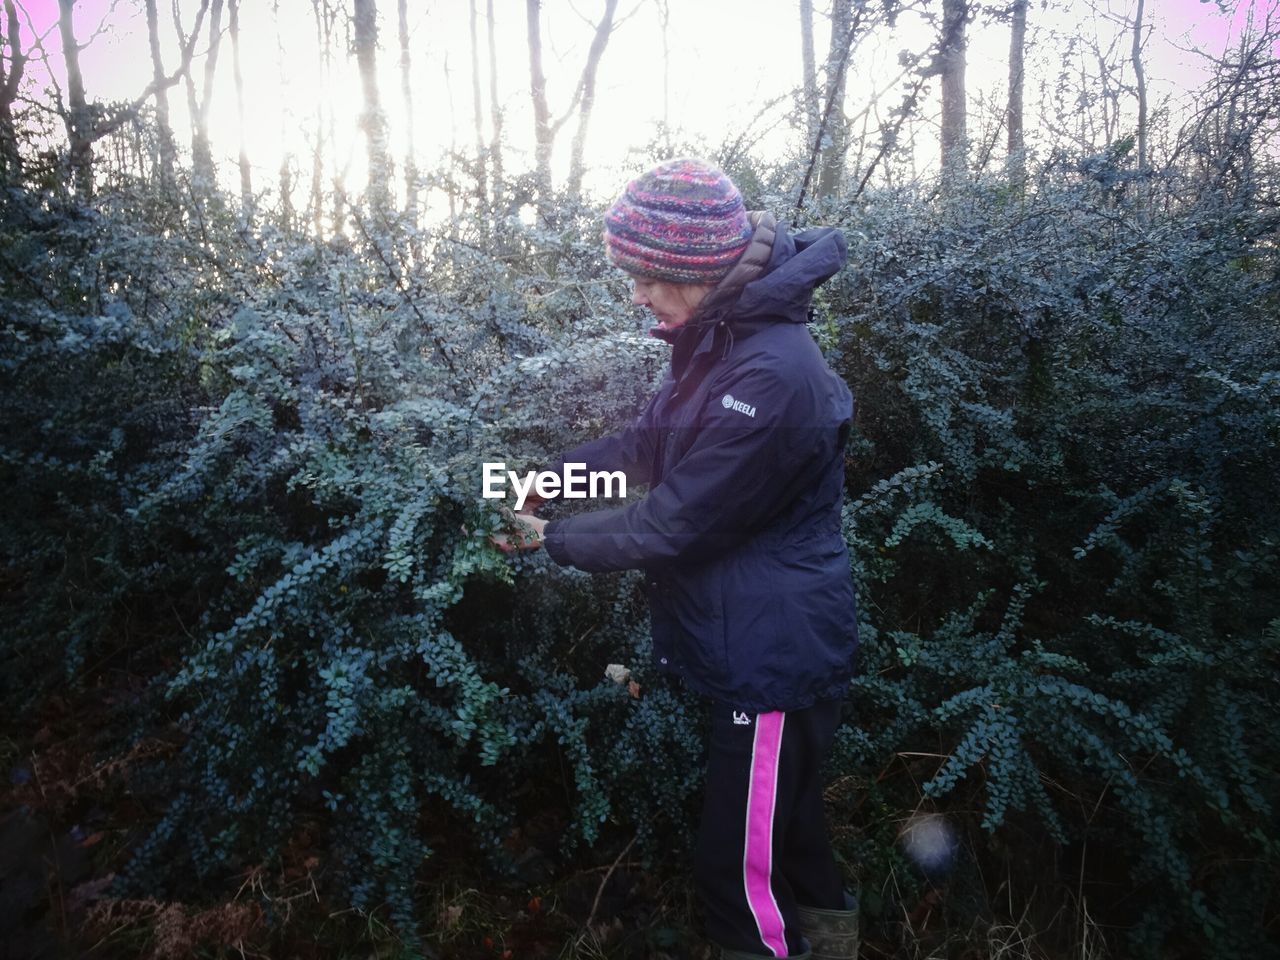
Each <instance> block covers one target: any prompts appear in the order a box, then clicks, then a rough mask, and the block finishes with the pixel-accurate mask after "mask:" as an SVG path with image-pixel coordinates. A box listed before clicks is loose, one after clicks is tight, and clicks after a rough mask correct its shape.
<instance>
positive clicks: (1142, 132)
mask: <svg viewBox="0 0 1280 960" xmlns="http://www.w3.org/2000/svg"><path fill="white" fill-rule="evenodd" d="M1142 6H1143V0H1138V10H1137V12H1136V13H1134V15H1133V51H1132V52H1133V75H1134V80H1135V83H1136V86H1137V89H1138V169H1139V170H1142V169H1145V168H1146V166H1147V79H1146V75H1145V74H1144V73H1143V72H1142Z"/></svg>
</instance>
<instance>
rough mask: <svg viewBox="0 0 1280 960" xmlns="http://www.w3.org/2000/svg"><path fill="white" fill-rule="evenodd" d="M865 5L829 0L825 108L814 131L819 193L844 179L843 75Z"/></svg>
mask: <svg viewBox="0 0 1280 960" xmlns="http://www.w3.org/2000/svg"><path fill="white" fill-rule="evenodd" d="M865 7H866V2H865V0H858V2H857V10H856V14H855V10H854V3H853V0H832V4H831V41H830V43H828V45H827V69H826V73H827V84H826V91H825V97H824V99H825V100H826V112H825V115H824V117H823V118H822V121H821V123H820V124H819V127H820V129H819V130H818V131H817V134H816V136H817V138H818V141H819V144H820V145H821V146H822V170H821V172H820V173H819V174H818V196H820V197H832V196H835V195H836V193H837V192H838V191H839V189H840V184H841V182H842V181H843V180H844V158H845V154H846V153H847V152H848V149H849V124H848V120H847V118H846V117H845V114H844V88H845V77H846V76H847V75H848V73H849V57H850V55H851V53H852V51H853V42H854V37H855V35H856V34H857V31H858V26H859V24H860V22H861V20H862V12H863V10H864V9H865ZM828 141H829V142H828Z"/></svg>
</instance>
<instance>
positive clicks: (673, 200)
mask: <svg viewBox="0 0 1280 960" xmlns="http://www.w3.org/2000/svg"><path fill="white" fill-rule="evenodd" d="M751 233H752V228H751V224H750V222H749V221H748V220H747V211H746V208H745V207H744V206H743V204H742V195H741V194H740V193H738V188H737V187H735V186H734V185H733V182H732V181H731V180H730V179H729V178H728V177H726V176H725V175H724V172H723V171H721V170H720V169H719V168H718V167H715V166H713V165H712V164H710V163H707V162H706V161H705V160H694V159H687V158H686V159H680V160H668V161H667V162H666V163H662V164H659V165H658V166H656V167H654V168H653V169H652V170H650V171H649V172H648V173H646V174H643V175H642V176H640V177H637V178H636V179H635V180H632V181H631V182H630V183H629V184H627V188H626V190H624V191H623V192H622V196H620V197H619V198H618V199H617V200H615V201H614V203H613V206H611V207H610V208H609V211H608V212H607V213H606V214H605V215H604V241H605V253H606V255H607V256H608V257H609V259H610V260H612V261H613V263H614V265H615V266H618V267H620V268H621V269H623V270H625V271H627V272H628V273H634V274H637V275H639V276H643V277H653V278H654V279H657V280H669V281H671V282H672V283H706V284H716V283H719V282H720V281H721V280H722V279H724V276H725V274H727V273H728V272H729V269H730V268H731V267H732V266H733V265H734V263H735V262H736V261H737V259H738V258H739V257H740V256H742V253H743V251H744V250H746V249H747V244H748V243H749V242H750V240H751Z"/></svg>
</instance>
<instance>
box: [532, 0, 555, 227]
mask: <svg viewBox="0 0 1280 960" xmlns="http://www.w3.org/2000/svg"><path fill="white" fill-rule="evenodd" d="M541 15H542V4H541V0H525V16H526V19H527V20H528V32H529V95H530V96H531V97H532V99H533V142H534V148H533V158H534V170H535V173H536V175H537V178H538V199H539V203H540V204H541V205H543V207H544V210H543V212H544V213H545V212H546V211H545V205H546V204H547V203H549V200H550V195H551V145H552V143H553V141H554V137H555V134H554V132H553V131H552V129H551V111H550V110H548V109H547V77H546V74H544V73H543V72H542V26H541V24H540V22H539V21H540V19H541Z"/></svg>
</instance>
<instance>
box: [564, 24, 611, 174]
mask: <svg viewBox="0 0 1280 960" xmlns="http://www.w3.org/2000/svg"><path fill="white" fill-rule="evenodd" d="M617 11H618V0H605V4H604V16H603V17H601V18H600V23H599V24H598V25H597V26H596V35H595V38H594V39H593V40H592V41H591V49H590V51H588V53H587V65H586V67H584V68H583V71H582V103H581V104H580V105H579V107H578V129H577V130H575V131H574V134H573V143H572V144H571V146H570V148H569V192H570V194H572V195H573V196H575V197H576V196H578V195H579V194H580V193H581V192H582V172H583V171H582V153H583V150H584V149H585V147H586V142H587V127H588V125H589V124H590V123H591V109H592V107H594V106H595V102H596V72H597V70H598V69H599V67H600V58H601V57H602V56H604V50H605V47H607V46H608V45H609V36H610V34H612V33H613V17H614V14H615V13H617Z"/></svg>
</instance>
